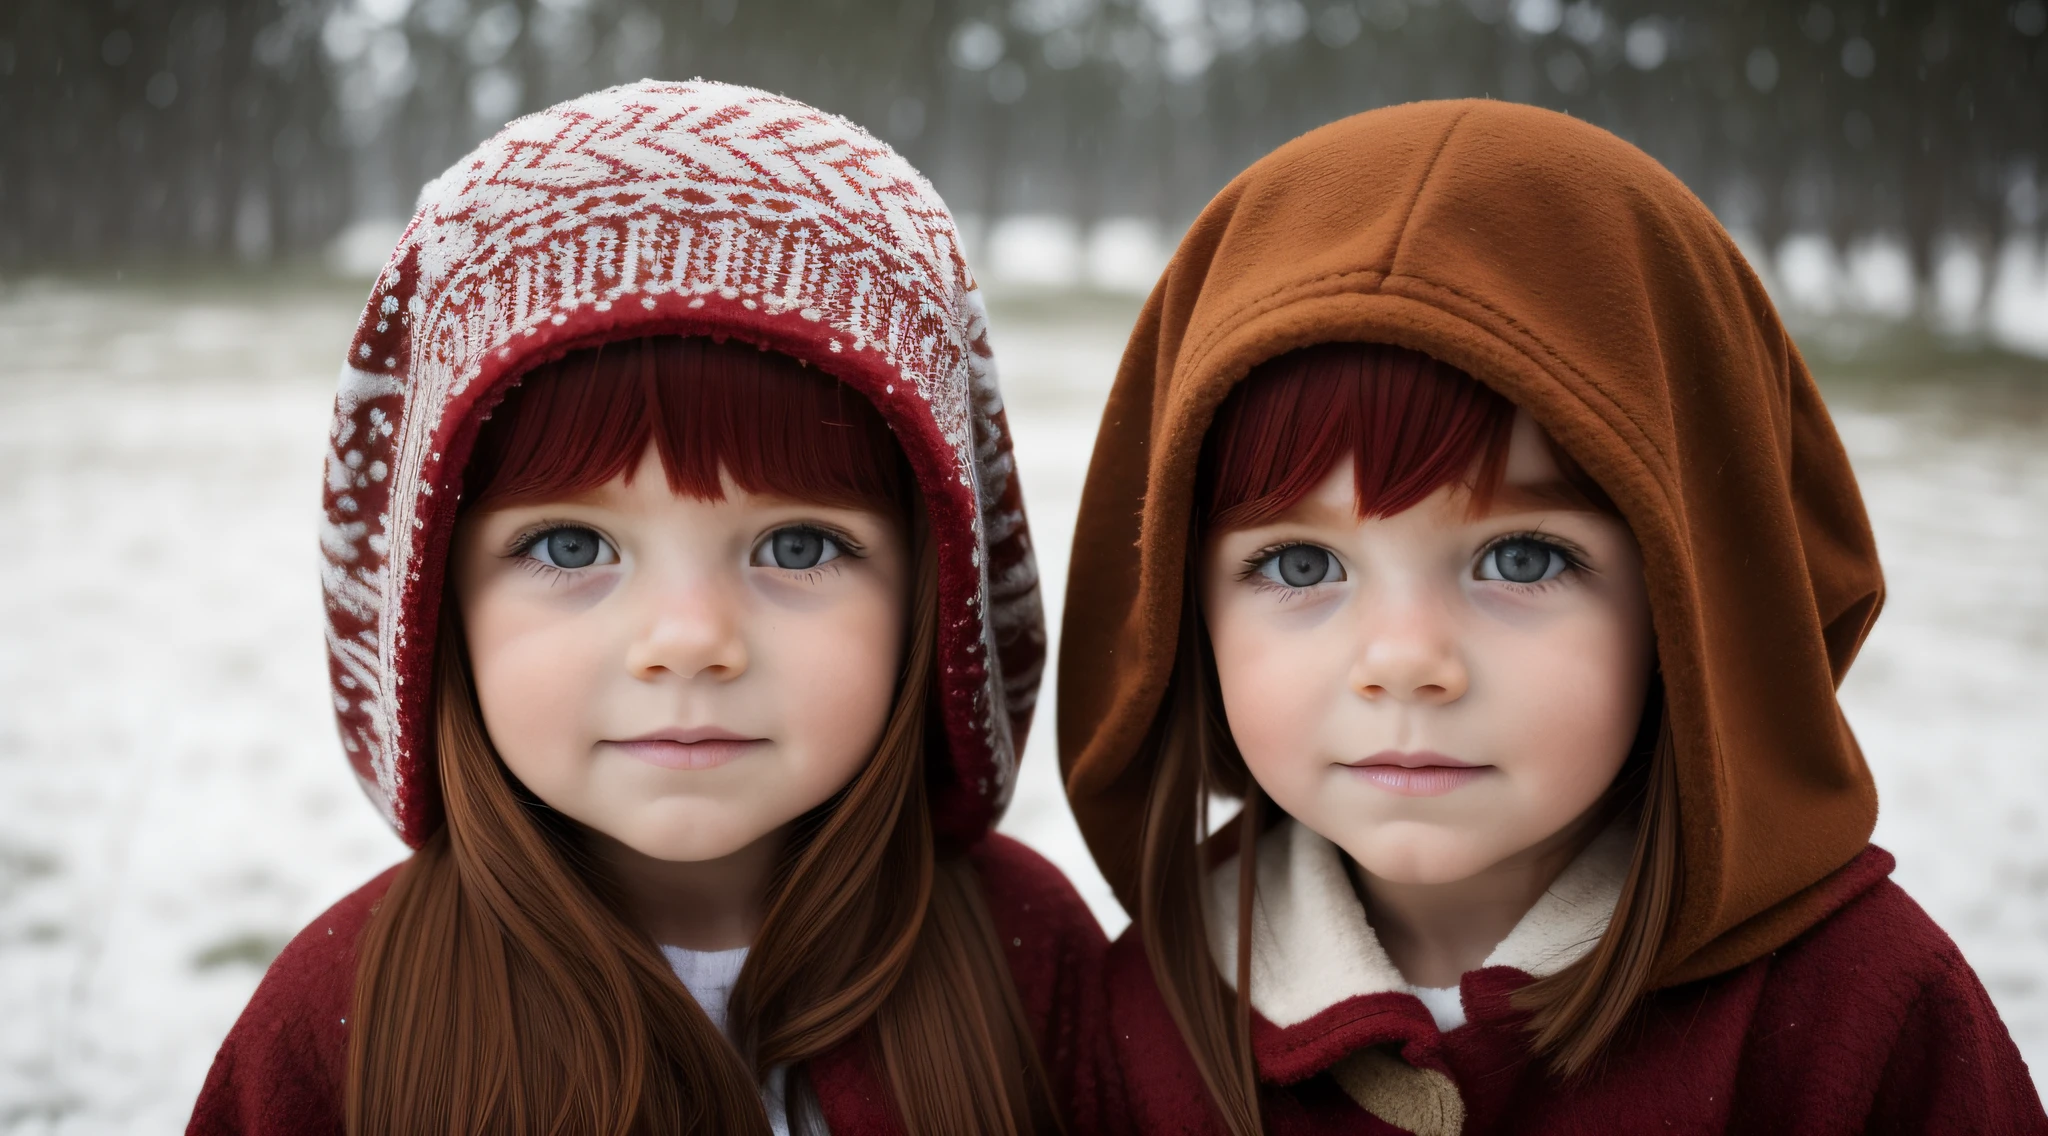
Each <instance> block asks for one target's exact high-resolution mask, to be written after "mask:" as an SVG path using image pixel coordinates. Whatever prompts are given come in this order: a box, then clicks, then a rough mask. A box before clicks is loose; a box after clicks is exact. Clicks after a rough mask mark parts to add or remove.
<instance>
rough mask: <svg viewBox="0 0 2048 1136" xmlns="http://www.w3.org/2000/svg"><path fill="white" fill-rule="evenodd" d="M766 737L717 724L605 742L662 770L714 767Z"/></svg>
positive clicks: (761, 741) (742, 754) (750, 748)
mask: <svg viewBox="0 0 2048 1136" xmlns="http://www.w3.org/2000/svg"><path fill="white" fill-rule="evenodd" d="M767 740H768V739H766V738H750V737H746V736H744V735H741V734H735V733H733V732H732V731H731V730H722V729H719V728H718V727H717V726H702V727H699V728H697V729H694V730H656V731H655V732H653V733H649V734H642V735H640V736H639V737H637V738H621V739H618V740H615V741H611V740H608V741H606V742H605V744H606V745H609V746H613V747H615V748H617V749H618V750H619V751H620V752H621V753H624V754H625V755H626V756H627V757H630V758H632V759H633V760H635V761H644V762H646V763H647V764H649V765H658V766H660V767H661V768H663V769H716V768H718V767H719V766H721V765H724V764H726V763H727V762H731V761H737V760H739V759H740V758H742V757H745V756H747V755H748V754H749V753H752V752H754V749H755V747H757V746H760V745H764V744H766V743H767Z"/></svg>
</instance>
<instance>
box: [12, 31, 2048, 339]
mask: <svg viewBox="0 0 2048 1136" xmlns="http://www.w3.org/2000/svg"><path fill="white" fill-rule="evenodd" d="M650 75H651V76H657V77H688V76H704V77H706V78H717V79H725V80H730V81H734V82H741V83H750V84H753V85H757V86H761V87H765V88H768V89H770V90H776V91H782V92H784V93H787V94H789V95H792V96H794V97H797V98H801V99H804V100H806V101H809V102H812V103H815V104H817V105H820V106H823V107H826V108H828V109H831V110H834V111H837V112H839V113H842V114H845V115H847V116H849V117H851V118H853V119H854V120H856V121H858V122H861V123H863V124H865V125H867V126H868V127H870V128H871V129H873V130H875V131H876V132H877V133H878V134H880V135H882V136H883V137H885V138H888V139H889V140H890V141H892V142H894V143H895V144H896V145H897V146H898V147H899V148H900V149H902V150H903V151H904V152H905V154H906V155H907V156H908V157H909V158H910V159H911V160H912V161H914V162H916V163H917V164H918V165H919V166H920V167H922V168H923V169H925V170H926V171H927V172H928V173H929V174H930V175H931V176H932V178H933V180H934V181H935V182H936V183H937V184H938V185H939V187H940V189H941V190H942V191H943V192H944V193H945V194H946V195H947V196H948V198H949V199H950V200H952V201H953V202H954V203H955V205H956V207H958V208H960V209H961V211H962V212H963V213H965V214H969V215H975V216H978V217H981V218H984V219H987V218H994V217H999V216H1005V215H1013V214H1018V213H1054V214H1061V215H1064V216H1067V217H1069V218H1072V219H1074V220H1075V221H1077V222H1079V223H1080V224H1082V225H1084V226H1085V225H1089V224H1092V223H1094V222H1095V221H1096V220H1098V219H1102V218H1109V217H1116V216H1125V215H1137V216H1146V217H1152V218H1156V219H1158V220H1160V221H1162V222H1164V223H1165V224H1167V225H1169V226H1172V225H1178V224H1182V223H1184V222H1185V221H1186V220H1187V219H1188V218H1189V217H1190V216H1192V214H1193V213H1194V212H1195V211H1196V210H1197V209H1199V208H1200V207H1201V205H1202V204H1203V203H1204V202H1205V201H1206V200H1207V199H1208V197H1209V196H1210V195H1211V194H1212V193H1214V192H1215V190H1216V189H1217V188H1218V187H1220V186H1221V185H1222V184H1223V182H1224V181H1226V180H1227V179H1228V178H1229V177H1230V176H1231V175H1232V174H1234V173H1235V172H1236V171H1237V170H1239V169H1241V168H1243V166H1244V165H1246V164H1247V163H1249V162H1250V161H1252V160H1254V159H1255V158H1257V157H1258V156H1259V155H1260V154H1263V153H1265V152H1266V151H1267V150H1270V149H1271V148H1272V147H1274V146H1275V145H1278V144H1279V143H1280V142H1282V141H1284V140H1285V139H1287V138H1289V137H1291V136H1293V135H1295V134H1298V133H1300V132H1302V131H1305V130H1308V129H1311V128H1313V127H1315V126H1317V125H1319V124H1321V123H1324V122H1327V121H1330V120H1331V119H1334V118H1337V117H1340V116H1342V115H1344V114H1348V113H1351V112H1354V111H1357V110H1362V109H1365V108H1368V107H1372V106H1378V105H1384V104H1387V103H1391V102H1397V101H1401V100H1406V99H1415V98H1442V97H1457V96H1491V97H1496V98H1507V99H1514V100H1518V101H1525V102H1531V103H1537V104H1540V105H1544V106H1549V107H1553V108H1556V109H1559V110H1562V111H1565V112H1567V113H1570V114H1574V115H1578V116H1580V117H1583V118H1586V119H1588V120H1590V121H1593V122H1597V123H1600V124H1602V125H1604V126H1607V127H1609V128H1610V129H1613V130H1615V131H1616V132H1618V133H1620V134H1622V135H1623V136H1624V137H1627V138H1629V139H1630V140H1632V141H1634V142H1636V143H1637V144H1639V145H1641V146H1643V147H1644V148H1645V149H1647V150H1649V151H1650V152H1651V153H1652V154H1654V155H1656V156H1657V157H1658V158H1659V159H1661V160H1662V161H1664V162H1665V163H1666V164H1668V165H1669V166H1670V167H1671V168H1672V169H1673V170H1674V171H1675V172H1677V173H1678V174H1679V176H1681V177H1682V178H1684V179H1685V180H1686V181H1687V182H1688V184H1690V185H1692V186H1693V187H1694V188H1695V189H1696V191H1697V192H1699V193H1700V194H1701V195H1702V197H1703V198H1705V199H1706V200H1707V201H1708V202H1709V203H1710V204H1712V205H1713V206H1714V207H1715V208H1716V209H1717V210H1718V211H1719V212H1720V213H1721V214H1722V215H1723V216H1724V217H1726V218H1727V219H1728V220H1729V222H1730V224H1731V226H1732V227H1735V228H1736V229H1738V230H1739V231H1741V232H1744V233H1747V234H1749V235H1750V236H1752V237H1753V238H1754V239H1756V240H1757V241H1758V242H1760V243H1762V244H1764V245H1765V246H1766V247H1775V246H1776V245H1777V244H1778V243H1779V242H1781V241H1782V240H1783V239H1784V238H1785V237H1786V236H1787V235H1789V234H1791V233H1794V232H1818V233H1822V234H1825V235H1826V236H1827V237H1828V238H1829V239H1830V240H1831V241H1833V242H1834V243H1835V245H1836V247H1837V248H1838V249H1847V248H1848V247H1850V246H1851V245H1853V244H1854V243H1856V242H1858V241H1860V240H1863V239H1866V238H1869V237H1871V236H1875V235H1885V236H1890V237H1895V238H1896V239H1898V240H1899V241H1900V242H1901V244H1902V246H1903V248H1904V249H1905V250H1906V256H1907V260H1908V261H1909V266H1910V270H1911V275H1912V277H1913V278H1914V279H1915V280H1916V281H1919V282H1921V284H1922V285H1923V287H1921V288H1920V289H1919V294H1920V299H1919V302H1920V306H1921V308H1922V309H1923V310H1925V308H1926V296H1927V295H1928V289H1927V288H1926V287H1924V285H1925V283H1926V282H1928V281H1929V280H1931V279H1932V277H1933V275H1934V273H1935V271H1936V269H1937V260H1938V258H1939V256H1940V253H1941V248H1942V243H1943V242H1944V241H1949V240H1954V241H1961V242H1965V243H1967V244H1969V245H1972V246H1974V247H1976V248H1978V249H1979V250H1982V251H1984V252H1987V253H1988V252H1990V251H1992V250H1995V249H1996V248H1998V247H1999V245H2000V244H2001V242H2002V241H2003V240H2004V239H2005V237H2006V235H2007V234H2008V232H2009V231H2011V230H2012V228H2013V226H2014V225H2016V224H2018V225H2027V226H2031V225H2033V224H2035V223H2036V221H2037V219H2038V218H2037V215H2038V209H2039V207H2038V197H2039V189H2038V186H2039V181H2040V179H2041V178H2042V177H2043V176H2044V175H2043V171H2042V168H2041V167H2042V158H2043V149H2044V145H2048V121H2044V118H2048V6H2044V0H1979V2H1977V3H1972V4H1968V5H1958V4H1951V3H1942V2H1939V0H1817V2H1807V0H1789V2H1788V0H865V2H863V0H805V2H798V0H186V2H183V3H148V2H144V0H15V2H14V3H12V4H10V5H8V6H7V7H6V9H5V13H4V15H0V130H4V133H0V266H4V267H8V268H13V267H16V266H24V265H33V264H47V263H68V262H77V261H94V260H101V261H104V260H122V261H130V260H137V259H148V258H157V257H192V256H197V257H207V258H220V257H240V258H243V259H263V258H266V257H270V256H277V255H289V254H297V253H303V252H306V251H309V250H315V249H318V248H319V247H320V246H321V245H322V244H323V242H325V241H327V240H329V239H331V238H332V236H333V235H334V234H335V233H336V232H337V231H338V230H339V229H340V228H341V227H342V226H343V225H344V224H346V223H347V222H348V221H349V220H350V219H352V218H380V217H389V218H396V217H400V216H403V215H404V214H405V213H406V212H407V211H408V210H409V208H410V205H411V196H412V193H413V190H414V187H417V186H418V185H420V184H421V183H422V182H423V181H424V180H425V179H426V178H428V177H430V176H432V175H433V174H434V173H436V172H438V171H439V170H441V169H442V168H444V167H445V166H446V165H447V163H449V162H450V161H452V160H453V159H454V158H455V157H456V156H457V155H459V154H460V153H461V152H462V151H463V150H464V149H465V148H467V147H468V146H470V145H472V144H474V142H475V141H476V140H477V139H479V138H481V137H482V136H484V135H485V134H487V133H489V132H490V131H492V130H494V129H496V128H497V127H498V126H499V125H501V124H502V123H503V122H505V121H506V120H507V119H508V118H510V117H512V116H514V115H516V114H520V113H524V112H528V111H532V110H535V109H538V108H540V107H543V106H546V105H548V104H550V103H552V102H555V101H558V100H560V99H564V98H568V97H571V96H573V95H575V94H578V93H581V92H583V91H586V90H589V89H592V88H595V87H599V86H603V85H607V84H610V83H615V82H622V81H627V80H631V79H635V78H640V77H642V76H650ZM1991 259H1992V258H1991V257H1989V256H1985V257H1982V258H1980V263H1983V264H1985V265H1987V266H1988V265H1989V264H1990V263H1991ZM1987 271H1988V267H1987ZM1983 294H1988V289H1984V290H1983Z"/></svg>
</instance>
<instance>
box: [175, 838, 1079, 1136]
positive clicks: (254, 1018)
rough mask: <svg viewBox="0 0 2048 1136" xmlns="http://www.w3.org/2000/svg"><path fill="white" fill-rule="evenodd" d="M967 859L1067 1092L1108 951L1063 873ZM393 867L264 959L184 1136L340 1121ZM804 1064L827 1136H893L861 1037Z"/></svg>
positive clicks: (1024, 857)
mask: <svg viewBox="0 0 2048 1136" xmlns="http://www.w3.org/2000/svg"><path fill="white" fill-rule="evenodd" d="M968 856H969V858H970V860H971V861H972V862H973V864H974V866H975V869H976V871H977V872H978V873H979V874H980V876H981V882H982V894H983V896H984V897H985V899H986V900H987V902H988V909H989V916H990V918H991V919H992V920H993V921H994V923H995V928H996V934H997V936H998V937H999V939H1000V941H1001V942H1002V943H1003V945H1004V949H1005V952H1006V953H1007V954H1008V956H1009V962H1010V975H1011V977H1012V979H1014V980H1015V982H1016V984H1017V994H1018V997H1019V998H1020V999H1021V1000H1022V1002H1023V1004H1024V1012H1025V1016H1026V1017H1027V1019H1028V1020H1029V1021H1030V1023H1031V1028H1032V1031H1033V1033H1034V1034H1035V1035H1036V1036H1037V1038H1038V1039H1039V1052H1040V1056H1041V1058H1042V1060H1043V1061H1044V1062H1045V1065H1046V1071H1047V1073H1048V1074H1049V1075H1050V1076H1051V1078H1052V1081H1053V1095H1054V1100H1055V1101H1067V1100H1071V1099H1073V1098H1074V1096H1075V1093H1076V1080H1077V1078H1079V1077H1083V1076H1085V1073H1084V1072H1083V1071H1082V1070H1081V1069H1080V1068H1079V1066H1078V1061H1077V1058H1078V1055H1080V1054H1081V1053H1082V1052H1083V1050H1082V1048H1081V1045H1080V1043H1081V1041H1082V1040H1083V1039H1082V1037H1081V1036H1080V1029H1081V1023H1080V1022H1079V1020H1078V1019H1077V1017H1076V1015H1075V1013H1074V1012H1073V1011H1074V1010H1075V1008H1077V1007H1081V1006H1083V1005H1085V1004H1086V1001H1087V1000H1086V999H1084V998H1083V997H1082V996H1081V992H1080V991H1078V990H1077V989H1075V988H1074V984H1075V983H1077V982H1080V981H1084V980H1089V979H1094V978H1097V977H1099V976H1100V974H1101V972H1102V971H1101V968H1102V958H1103V953H1104V950H1105V948H1106V946H1107V940H1106V939H1105V938H1104V937H1103V934H1102V928H1101V926H1100V925H1099V924H1098V923H1096V921H1095V917H1094V915H1092V914H1091V913H1090V912H1089V910H1088V908H1087V905H1085V904H1084V903H1082V902H1081V897H1080V896H1079V895H1077V894H1076V893H1075V891H1074V888H1073V885H1072V884H1070V883H1068V882H1067V878H1066V877H1065V876H1063V875H1061V874H1060V872H1059V869H1057V868H1055V867H1053V866H1052V865H1051V864H1049V863H1047V862H1046V861H1045V859H1044V858H1042V857H1040V856H1039V855H1038V854H1037V853H1035V852H1033V851H1031V850H1030V849H1029V848H1026V847H1024V846H1023V845H1022V844H1019V843H1017V842H1016V841H1014V840H1011V839H1009V838H1008V837H1004V836H990V837H988V838H987V839H985V840H984V841H982V842H981V844H980V845H978V846H977V847H976V848H974V849H973V850H972V851H970V852H969V853H968ZM396 871H397V869H395V868H394V869H391V870H389V871H386V872H384V873H383V874H382V875H379V876H378V877H377V878H376V879H373V880H371V881H370V882H369V883H367V884H365V885H363V886H362V887H361V888H358V889H357V890H356V891H355V892H354V893H352V894H351V895H349V896H348V897H347V898H345V899H343V900H342V901H341V902H340V903H337V904H335V905H334V906H333V907H331V908H329V909H328V910H327V911H326V912H325V913H324V914H322V915H321V916H320V917H319V918H318V919H315V920H313V922H312V923H311V924H309V925H308V926H307V927H306V929H305V930H303V931H300V932H299V934H298V937H297V938H295V939H293V940H292V941H291V944H290V945H289V946H287V947H285V949H284V952H283V953H282V954H280V955H278V956H277V961H275V962H273V963H271V964H270V970H269V973H267V974H265V975H264V976H263V983H262V985H261V986H259V987H257V989H256V994H255V997H253V998H251V999H250V1000H249V1005H248V1008H247V1009H245V1010H243V1011H242V1016H241V1019H240V1020H239V1021H237V1022H236V1023H235V1027H234V1029H233V1030H231V1031H230V1032H229V1033H228V1037H227V1040H226V1041H225V1042H223V1043H222V1044H221V1047H220V1054H219V1056H217V1057H215V1058H214V1061H213V1069H212V1071H210V1072H209V1073H208V1074H207V1076H206V1087H205V1088H203V1089H201V1090H200V1093H199V1103H198V1105H197V1106H196V1107H195V1108H194V1109H193V1112H192V1121H191V1124H190V1125H189V1126H188V1127H187V1128H186V1132H187V1133H188V1134H189V1136H217V1134H218V1136H226V1134H229V1133H246V1134H249V1136H257V1134H262V1136H300V1134H303V1136H333V1134H335V1133H339V1132H342V1131H343V1130H344V1123H343V1116H342V1100H341V1091H342V1083H343V1081H344V1080H345V1079H346V1077H347V1072H348V1053H347V1047H348V1021H347V1018H348V1012H349V1001H350V998H351V996H352V994H353V992H354V989H355V974H356V939H357V936H359V935H360V934H361V933H362V930H363V926H364V924H365V923H366V922H367V921H368V920H369V917H370V912H371V909H372V908H373V907H374V906H375V904H376V903H377V900H378V899H379V898H381V897H382V896H383V895H384V892H385V889H386V888H388V887H390V885H391V879H392V876H393V875H394V874H396ZM808 1072H809V1075H810V1079H811V1084H812V1087H813V1089H814V1090H815V1091H816V1093H817V1095H818V1102H819V1104H820V1105H821V1106H822V1107H823V1109H824V1114H825V1121H826V1124H827V1125H828V1126H829V1127H830V1128H831V1130H832V1136H867V1134H874V1136H883V1134H890V1133H897V1132H900V1131H902V1124H901V1122H900V1121H899V1120H898V1119H897V1117H896V1113H895V1106H894V1104H893V1102H892V1101H891V1100H890V1097H889V1092H888V1087H887V1085H886V1084H885V1083H884V1082H883V1081H882V1080H881V1079H880V1073H879V1071H878V1070H876V1069H875V1068H874V1067H873V1066H872V1065H871V1064H870V1063H869V1062H868V1061H867V1060H866V1059H865V1055H864V1052H863V1050H862V1048H861V1046H860V1045H859V1044H858V1042H849V1043H847V1044H845V1045H842V1046H840V1047H839V1048H838V1049H836V1050H833V1051H832V1052H830V1053H827V1054H825V1055H824V1056H823V1057H820V1058H818V1059H817V1060H815V1061H812V1062H811V1063H810V1068H809V1070H808ZM1088 1095H1089V1099H1091V1100H1092V1099H1093V1094H1092V1092H1091V1093H1089V1094H1088Z"/></svg>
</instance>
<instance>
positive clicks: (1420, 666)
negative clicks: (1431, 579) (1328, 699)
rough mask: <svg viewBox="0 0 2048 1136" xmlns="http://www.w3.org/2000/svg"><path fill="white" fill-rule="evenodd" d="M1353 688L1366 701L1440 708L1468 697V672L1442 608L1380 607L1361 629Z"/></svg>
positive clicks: (1415, 602)
mask: <svg viewBox="0 0 2048 1136" xmlns="http://www.w3.org/2000/svg"><path fill="white" fill-rule="evenodd" d="M1359 638H1360V644H1359V652H1358V658H1357V661H1356V662H1355V663H1354V665H1353V668H1352V676H1351V687H1352V689H1353V690H1355V691H1357V692H1358V694H1359V696H1360V697H1362V698H1365V699H1366V700H1368V701H1372V702H1378V701H1382V700H1393V701H1396V702H1414V703H1419V704H1422V705H1427V706H1437V705H1442V704H1444V703H1448V702H1456V701H1457V700H1458V699H1460V698H1463V697H1464V696H1465V691H1466V688H1467V687H1468V686H1469V685H1470V683H1471V676H1470V674H1469V673H1468V672H1467V671H1466V669H1465V661H1464V656H1463V652H1462V651H1461V650H1460V649H1459V643H1458V638H1457V634H1456V629H1455V628H1454V627H1453V626H1452V625H1451V619H1450V617H1449V614H1448V613H1447V612H1445V611H1443V610H1442V609H1441V606H1440V605H1436V604H1432V603H1429V602H1428V601H1427V600H1422V599H1419V598H1403V599H1398V600H1394V599H1389V600H1387V601H1384V602H1382V603H1381V604H1379V605H1377V609H1376V610H1374V611H1373V612H1372V614H1371V615H1369V616H1368V617H1367V618H1366V619H1365V620H1364V621H1363V623H1362V625H1361V626H1360V628H1359Z"/></svg>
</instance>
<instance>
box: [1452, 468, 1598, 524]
mask: <svg viewBox="0 0 2048 1136" xmlns="http://www.w3.org/2000/svg"><path fill="white" fill-rule="evenodd" d="M1549 509H1565V510H1569V511H1571V512H1575V513H1599V512H1604V511H1605V510H1603V509H1601V508H1600V506H1599V505H1597V504H1595V503H1594V501H1593V499H1592V498H1591V497H1588V496H1587V495H1586V491H1585V490H1583V489H1581V488H1579V487H1578V486H1576V485H1573V484H1572V483H1571V482H1569V481H1566V480H1565V479H1564V478H1561V477H1555V478H1551V479H1549V480H1547V481H1538V482H1532V483H1530V484H1528V485H1506V484H1503V485H1502V486H1501V487H1500V488H1498V489H1496V490H1494V491H1493V493H1492V494H1491V495H1489V496H1488V498H1487V500H1486V501H1485V507H1484V508H1483V509H1481V510H1479V511H1478V515H1479V516H1481V517H1491V516H1493V515H1495V514H1497V513H1534V512H1542V511H1544V510H1549Z"/></svg>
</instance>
